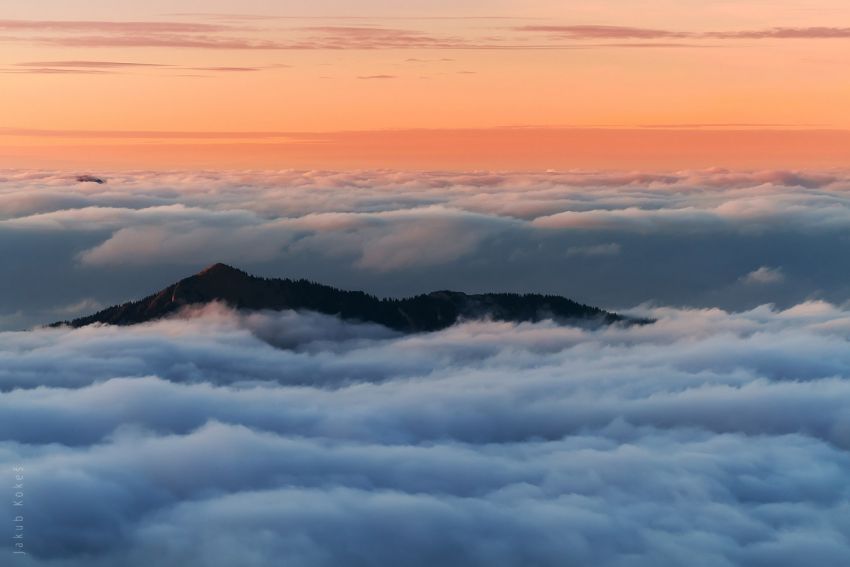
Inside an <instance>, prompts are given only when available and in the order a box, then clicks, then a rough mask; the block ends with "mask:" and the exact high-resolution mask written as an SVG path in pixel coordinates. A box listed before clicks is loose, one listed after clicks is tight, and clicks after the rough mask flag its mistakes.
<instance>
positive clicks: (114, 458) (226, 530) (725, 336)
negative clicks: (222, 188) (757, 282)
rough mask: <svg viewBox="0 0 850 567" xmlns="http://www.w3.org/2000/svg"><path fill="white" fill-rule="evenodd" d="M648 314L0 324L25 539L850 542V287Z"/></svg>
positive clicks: (708, 556) (388, 553)
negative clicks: (416, 323) (849, 301)
mask: <svg viewBox="0 0 850 567" xmlns="http://www.w3.org/2000/svg"><path fill="white" fill-rule="evenodd" d="M641 314H644V315H651V316H654V317H657V318H658V322H657V323H656V324H654V325H650V326H646V327H630V328H613V327H612V328H607V329H598V330H582V329H576V328H565V327H558V326H556V325H553V324H550V323H540V324H522V325H511V324H504V323H492V322H477V323H470V324H465V325H460V326H457V327H454V328H452V329H449V330H446V331H442V332H439V333H435V334H431V335H422V336H412V337H399V336H396V335H393V334H392V333H388V332H387V331H385V330H382V329H380V328H376V327H371V326H360V325H352V324H345V323H341V322H340V321H338V320H336V319H334V318H330V317H325V316H318V315H311V314H296V313H291V312H284V313H254V314H240V313H235V312H232V311H230V310H229V309H227V308H225V307H223V306H217V305H211V306H208V307H206V308H204V309H201V310H195V311H192V312H188V313H185V314H184V315H183V316H182V317H181V318H177V319H172V320H166V321H160V322H156V323H151V324H145V325H140V326H136V327H124V328H113V327H99V326H94V327H88V328H83V329H77V330H69V329H41V330H36V331H30V332H16V333H10V332H6V333H2V334H0V360H2V364H0V387H2V389H3V393H2V395H0V409H2V411H0V434H2V440H0V461H1V462H2V464H3V468H4V470H7V469H9V468H10V467H12V466H22V467H23V468H24V471H25V485H26V489H25V497H24V498H25V500H24V506H25V508H24V514H25V530H26V532H25V533H26V538H27V539H26V546H27V549H28V551H29V553H30V556H29V557H30V561H29V563H28V564H30V565H39V566H41V565H44V566H46V565H54V564H56V562H59V563H60V564H62V565H66V566H68V567H77V566H83V565H92V564H94V565H103V566H106V565H125V566H127V567H136V566H139V567H141V566H146V565H152V564H156V565H162V566H165V567H171V566H178V565H205V566H208V567H218V566H224V565H233V564H234V563H235V564H244V563H245V557H246V554H248V555H249V556H250V559H249V560H248V564H250V565H258V566H265V565H276V564H279V563H280V561H286V562H287V563H288V564H293V565H305V566H313V565H317V566H319V565H321V566H324V565H343V564H362V565H388V564H396V565H400V564H404V565H423V566H425V565H434V564H436V563H439V564H441V565H482V566H483V565H487V566H490V565H494V564H495V565H528V564H535V565H563V564H564V561H565V560H568V561H571V562H575V563H576V564H582V565H589V564H593V565H603V566H609V565H610V566H614V565H617V566H619V565H635V566H638V565H641V566H642V565H658V566H675V565H682V564H683V563H687V564H694V563H696V564H704V565H765V564H770V565H778V566H784V565H787V566H792V565H799V564H800V563H801V562H802V561H803V560H804V559H806V558H810V557H818V558H819V559H818V561H819V563H820V564H823V565H840V564H842V563H843V562H846V560H847V559H848V558H850V546H848V538H847V536H848V533H847V526H846V517H847V512H848V510H847V506H848V504H847V502H848V490H847V486H846V485H847V483H846V478H847V476H848V474H850V458H848V456H847V449H848V447H850V414H848V411H847V408H848V407H850V386H848V381H847V377H848V376H850V354H848V353H850V350H848V349H847V342H848V339H850V313H848V312H847V311H846V310H843V309H839V308H837V307H834V306H832V305H829V304H826V303H820V302H809V303H803V304H800V305H798V306H796V307H794V308H792V309H788V310H785V311H777V310H775V309H771V308H769V307H761V308H758V309H754V310H752V311H748V312H744V313H738V314H730V313H727V312H724V311H721V310H718V309H709V310H677V309H671V308H664V309H651V310H643V311H641Z"/></svg>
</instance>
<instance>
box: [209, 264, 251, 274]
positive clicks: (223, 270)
mask: <svg viewBox="0 0 850 567" xmlns="http://www.w3.org/2000/svg"><path fill="white" fill-rule="evenodd" d="M224 274H233V275H236V274H238V275H246V274H245V272H243V271H242V270H240V269H238V268H234V267H233V266H228V265H227V264H223V263H222V262H216V263H215V264H212V265H211V266H207V267H206V268H204V269H203V270H201V271H200V272H198V273H197V275H199V276H218V275H224Z"/></svg>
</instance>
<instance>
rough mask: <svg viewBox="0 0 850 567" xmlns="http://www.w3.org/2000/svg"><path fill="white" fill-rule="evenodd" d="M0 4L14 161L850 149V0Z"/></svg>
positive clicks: (485, 157) (432, 162) (639, 162)
mask: <svg viewBox="0 0 850 567" xmlns="http://www.w3.org/2000/svg"><path fill="white" fill-rule="evenodd" d="M14 4H15V5H14V6H9V5H8V3H6V5H0V47H2V52H0V53H2V57H0V101H2V104H0V166H3V167H15V166H50V167H52V166H68V167H78V166H82V165H88V164H91V165H92V166H97V167H108V166H112V167H136V166H144V167H150V166H163V167H179V166H181V165H185V166H204V167H209V166H219V167H300V166H304V167H352V166H355V167H356V166H360V165H362V166H369V167H375V166H386V167H458V168H465V167H478V168H498V169H502V168H525V167H528V168H546V167H553V168H557V167H581V166H588V167H606V166H610V167H617V166H623V167H641V166H646V167H652V168H663V167H677V166H688V167H692V166H709V165H729V166H743V167H763V166H765V167H767V166H779V165H781V166H812V165H816V166H838V165H846V164H847V162H848V161H850V80H848V78H847V77H848V76H850V5H848V4H847V3H846V2H845V1H843V0H820V1H805V2H803V1H801V0H796V1H790V0H779V1H766V0H743V1H734V2H733V1H725V0H719V1H713V2H705V1H695V0H675V1H674V0H652V1H646V2H637V1H625V0H600V1H594V2H581V3H578V2H562V1H554V0H525V1H522V2H520V1H512V2H509V1H505V0H495V1H493V0H490V1H487V2H485V1H483V0H455V1H452V2H448V1H442V0H436V1H435V0H431V1H428V2H424V1H412V2H405V3H403V5H401V4H402V3H398V2H390V1H387V0H365V1H359V2H357V3H356V4H355V3H352V2H350V1H349V2H342V1H339V0H336V1H325V2H315V1H312V2H307V1H299V0H295V1H290V2H286V3H282V2H270V1H260V0H240V1H239V2H235V1H232V0H229V1H226V0H204V1H182V2H175V1H165V0H149V1H146V2H135V1H134V2H127V1H124V2H121V1H115V0H110V1H105V0H102V1H92V2H85V3H83V2H71V1H61V0H40V1H39V2H31V3H23V2H20V3H14Z"/></svg>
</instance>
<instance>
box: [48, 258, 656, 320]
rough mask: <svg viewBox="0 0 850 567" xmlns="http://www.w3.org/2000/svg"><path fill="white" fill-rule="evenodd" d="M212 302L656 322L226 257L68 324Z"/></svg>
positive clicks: (381, 313) (391, 316)
mask: <svg viewBox="0 0 850 567" xmlns="http://www.w3.org/2000/svg"><path fill="white" fill-rule="evenodd" d="M213 301H219V302H222V303H226V304H227V305H229V306H231V307H233V308H235V309H244V310H274V311H280V310H284V309H292V310H303V311H314V312H317V313H323V314H325V315H334V316H337V317H340V318H341V319H346V320H349V321H359V322H366V323H377V324H379V325H384V326H385V327H389V328H390V329H394V330H396V331H400V332H406V333H416V332H425V331H437V330H440V329H445V328H446V327H449V326H451V325H454V324H455V323H457V322H459V321H464V320H469V319H494V320H497V321H511V322H516V323H520V322H525V321H527V322H531V321H542V320H544V319H553V320H555V321H560V322H564V323H575V322H578V321H585V322H591V321H595V322H596V323H597V324H609V323H617V322H622V323H625V324H632V323H638V324H641V323H646V322H649V321H645V320H637V319H631V318H629V317H623V316H622V315H617V314H616V313H610V312H608V311H604V310H602V309H599V308H597V307H591V306H588V305H582V304H580V303H577V302H575V301H572V300H570V299H567V298H566V297H559V296H553V295H540V294H522V295H521V294H516V293H482V294H466V293H462V292H456V291H439V292H435V293H431V294H425V295H417V296H415V297H407V298H401V299H378V298H377V297H375V296H373V295H369V294H367V293H364V292H362V291H344V290H341V289H336V288H334V287H330V286H326V285H322V284H318V283H314V282H310V281H307V280H288V279H267V278H258V277H255V276H252V275H250V274H248V273H247V272H243V271H242V270H239V269H237V268H234V267H233V266H228V265H227V264H223V263H221V262H219V263H216V264H213V265H211V266H209V267H207V268H205V269H204V270H202V271H200V272H198V273H197V274H195V275H194V276H190V277H188V278H185V279H182V280H180V281H179V282H177V283H175V284H172V285H170V286H168V287H167V288H165V289H163V290H161V291H159V292H157V293H154V294H153V295H150V296H148V297H146V298H144V299H140V300H138V301H133V302H129V303H124V304H121V305H115V306H113V307H109V308H107V309H104V310H103V311H100V312H98V313H95V314H93V315H90V316H88V317H81V318H79V319H75V320H73V321H69V322H67V324H69V325H71V326H73V327H82V326H83V325H88V324H90V323H111V324H115V325H133V324H136V323H144V322H146V321H152V320H154V319H160V318H163V317H167V316H169V315H172V314H174V313H177V312H178V311H179V310H180V309H182V308H184V307H186V306H188V305H203V304H206V303H210V302H213ZM56 324H57V325H58V324H61V323H56Z"/></svg>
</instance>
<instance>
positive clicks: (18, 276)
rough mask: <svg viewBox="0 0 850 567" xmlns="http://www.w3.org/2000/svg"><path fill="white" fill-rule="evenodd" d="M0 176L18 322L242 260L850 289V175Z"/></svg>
mask: <svg viewBox="0 0 850 567" xmlns="http://www.w3.org/2000/svg"><path fill="white" fill-rule="evenodd" d="M95 173H99V174H100V175H102V177H103V178H105V180H106V183H103V184H97V183H90V182H89V183H79V182H77V175H76V174H69V173H68V172H52V171H20V170H0V257H2V259H3V265H4V271H5V273H8V274H10V277H4V278H2V279H1V280H0V329H2V328H5V329H21V328H27V327H29V326H31V325H33V324H39V323H45V322H52V321H56V320H61V319H67V318H70V317H74V316H78V315H81V314H86V313H90V312H92V311H93V310H96V309H97V308H99V307H103V306H107V305H111V304H114V303H119V302H123V301H126V300H128V299H133V298H137V297H142V296H145V295H147V294H148V293H151V292H152V291H155V290H157V289H160V288H162V287H165V286H166V285H168V284H170V283H172V282H174V281H176V280H178V279H180V278H182V277H185V276H187V275H190V274H192V273H194V272H196V271H198V270H200V269H202V268H203V267H205V266H207V265H209V264H212V263H215V262H225V263H230V264H234V265H236V266H237V267H239V268H242V269H244V270H246V271H248V272H250V273H254V274H258V275H263V276H269V277H307V278H310V279H313V280H318V281H320V282H323V283H329V284H333V285H336V286H339V287H344V288H353V289H363V290H366V291H369V292H372V293H375V294H378V295H392V296H400V295H409V294H414V293H424V292H429V291H433V290H435V289H446V288H451V289H457V290H460V291H518V292H529V291H537V292H544V293H556V294H560V295H565V296H568V297H571V298H573V299H576V300H579V301H582V302H584V303H589V304H595V305H601V306H604V307H609V308H619V309H622V308H630V307H633V306H635V305H639V304H641V303H645V302H653V303H655V304H659V305H675V306H680V307H723V308H726V309H733V310H741V309H750V308H753V307H756V306H758V305H762V304H765V303H773V304H776V305H779V306H781V307H790V306H793V305H796V304H798V303H801V302H804V301H809V300H825V301H829V302H831V303H836V304H841V303H843V302H844V301H847V299H848V297H850V262H848V260H847V253H846V251H847V249H848V246H850V174H848V173H847V172H842V171H825V172H801V171H754V172H736V171H727V170H720V169H712V170H699V171H682V172H673V173H664V174H656V173H640V172H631V173H617V172H592V171H587V172H583V171H568V172H544V173H530V172H515V173H490V172H471V173H457V172H399V171H362V172H333V171H256V172H251V171H247V172H158V173H157V172H147V171H124V172H111V173H110V172H105V173H102V174H101V173H100V172H95Z"/></svg>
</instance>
